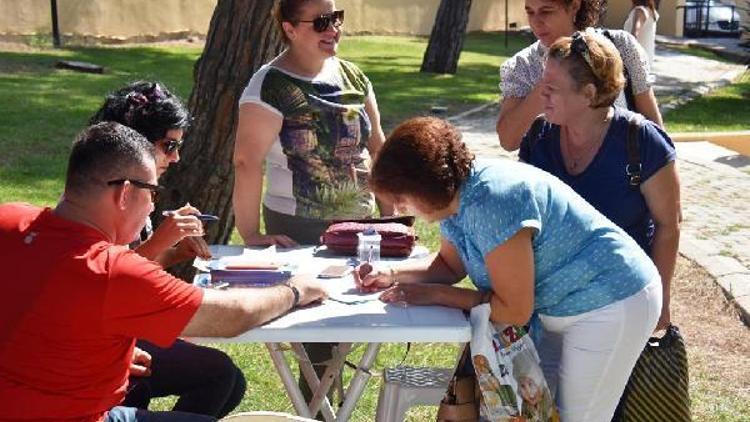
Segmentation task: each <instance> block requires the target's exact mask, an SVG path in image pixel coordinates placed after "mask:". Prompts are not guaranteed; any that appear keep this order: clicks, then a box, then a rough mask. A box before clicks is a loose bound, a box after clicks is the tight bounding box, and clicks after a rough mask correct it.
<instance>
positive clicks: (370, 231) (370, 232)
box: [362, 226, 378, 236]
mask: <svg viewBox="0 0 750 422" xmlns="http://www.w3.org/2000/svg"><path fill="white" fill-rule="evenodd" d="M362 234H363V235H365V236H374V235H376V234H378V231H377V230H375V227H372V226H370V227H368V228H366V229H364V230H363V231H362Z"/></svg>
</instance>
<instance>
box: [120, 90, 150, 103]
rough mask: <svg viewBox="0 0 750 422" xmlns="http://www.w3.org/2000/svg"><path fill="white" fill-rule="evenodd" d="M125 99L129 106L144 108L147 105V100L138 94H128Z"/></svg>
mask: <svg viewBox="0 0 750 422" xmlns="http://www.w3.org/2000/svg"><path fill="white" fill-rule="evenodd" d="M125 98H126V99H127V101H128V104H131V105H137V106H144V105H146V104H148V98H146V96H145V95H143V94H141V93H140V92H135V91H133V92H129V93H128V95H127V96H126V97H125Z"/></svg>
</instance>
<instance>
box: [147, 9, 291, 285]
mask: <svg viewBox="0 0 750 422" xmlns="http://www.w3.org/2000/svg"><path fill="white" fill-rule="evenodd" d="M272 7H273V0H219V2H218V3H217V5H216V9H215V10H214V14H213V16H212V17H211V24H210V27H209V31H208V36H207V39H206V46H205V48H204V50H203V54H202V55H201V56H200V58H199V59H198V61H197V62H196V63H195V67H194V69H193V80H194V85H193V91H192V93H191V95H190V100H189V102H188V107H189V109H190V112H191V114H192V115H193V117H194V120H193V122H192V124H191V127H190V128H189V129H188V130H187V133H186V134H185V144H184V146H183V147H182V149H181V150H180V155H181V157H180V161H179V163H177V164H176V165H172V166H171V167H170V169H169V171H167V172H166V174H165V175H164V176H163V178H162V183H161V184H162V185H163V186H165V187H166V192H165V193H164V195H163V196H162V199H160V200H159V202H158V204H157V212H156V213H155V215H156V216H157V218H160V216H161V211H162V210H168V209H176V208H179V207H181V206H182V205H184V204H185V203H186V202H189V203H190V204H192V205H193V206H195V207H197V208H198V209H200V210H201V211H202V212H204V213H211V214H215V215H217V216H218V217H219V218H220V220H219V222H217V223H213V224H210V225H207V227H206V231H207V236H206V240H207V241H208V242H209V243H226V242H227V240H228V239H229V236H230V235H231V233H232V229H233V227H234V213H233V210H232V188H233V184H234V168H233V166H232V155H233V149H234V135H235V129H236V125H237V112H238V104H237V101H238V100H239V97H240V95H241V94H242V91H243V89H244V88H245V86H246V85H247V83H248V81H249V80H250V77H251V76H252V74H253V73H254V72H255V71H256V70H257V69H258V68H260V67H261V66H262V65H263V64H264V63H266V62H268V61H269V60H271V59H272V58H273V57H275V56H276V55H277V54H279V53H280V52H281V50H282V49H283V37H282V35H281V34H280V31H278V30H277V29H276V24H275V21H274V19H273V18H272V17H271V10H272ZM176 272H177V273H178V274H181V275H182V271H181V270H179V269H178V270H177V271H176Z"/></svg>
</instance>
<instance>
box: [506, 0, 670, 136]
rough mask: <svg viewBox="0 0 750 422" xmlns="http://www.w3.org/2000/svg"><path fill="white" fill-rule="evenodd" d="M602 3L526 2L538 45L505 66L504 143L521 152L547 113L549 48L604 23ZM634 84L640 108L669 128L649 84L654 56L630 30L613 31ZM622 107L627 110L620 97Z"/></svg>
mask: <svg viewBox="0 0 750 422" xmlns="http://www.w3.org/2000/svg"><path fill="white" fill-rule="evenodd" d="M600 3H601V2H600V1H599V0H526V16H527V17H528V19H529V25H530V26H531V30H532V31H533V32H534V35H535V36H536V38H537V42H535V43H534V44H532V45H530V46H529V47H527V48H525V49H523V50H521V51H519V52H518V53H516V55H514V56H513V57H511V58H510V59H508V61H506V62H505V63H503V65H502V67H501V68H500V80H501V82H500V83H501V88H502V93H503V102H502V105H501V109H500V116H499V117H498V119H497V134H498V136H499V137H500V144H501V145H502V146H503V148H505V149H506V150H508V151H515V150H516V149H518V147H519V146H520V144H521V139H522V138H523V135H524V134H525V133H526V131H527V130H528V129H529V127H530V126H531V122H533V121H534V119H535V118H536V117H537V116H538V115H540V114H542V113H543V112H544V101H543V99H542V84H541V83H540V82H541V80H542V71H543V70H544V60H545V59H546V55H547V49H548V48H549V46H550V45H551V44H552V43H553V42H555V40H557V39H558V38H560V37H567V36H570V35H571V34H573V32H575V31H579V30H583V29H586V28H587V27H590V26H594V25H595V24H596V23H597V21H598V19H599V11H600ZM609 34H610V35H611V37H612V42H613V43H614V44H615V47H617V50H618V51H619V52H620V56H621V57H622V61H623V64H624V65H625V68H626V69H627V71H628V73H629V75H630V80H631V82H632V86H633V94H634V99H635V110H634V111H637V112H638V113H640V114H642V115H644V116H646V118H647V119H649V120H651V121H652V122H654V123H656V124H657V125H659V126H663V123H662V119H661V113H660V112H659V107H658V105H657V104H656V97H655V96H654V91H653V89H651V82H650V81H649V72H650V67H649V63H648V57H647V55H646V53H645V52H644V51H643V49H642V48H641V47H640V45H639V44H638V41H637V40H636V39H635V38H634V37H633V36H632V35H631V34H630V33H628V32H625V31H621V30H609ZM615 105H616V106H620V107H626V104H625V98H624V96H623V95H620V97H619V98H618V100H617V101H616V102H615Z"/></svg>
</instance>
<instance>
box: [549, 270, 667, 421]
mask: <svg viewBox="0 0 750 422" xmlns="http://www.w3.org/2000/svg"><path fill="white" fill-rule="evenodd" d="M661 304H662V286H661V281H660V280H659V279H657V280H654V281H652V282H651V283H649V284H648V285H647V286H646V287H644V288H643V290H641V291H640V292H638V293H636V294H634V295H632V296H630V297H627V298H625V299H623V300H620V301H618V302H615V303H613V304H611V305H607V306H605V307H603V308H600V309H595V310H593V311H590V312H586V313H583V314H580V315H575V316H571V317H552V316H544V315H540V322H541V326H542V328H543V329H542V336H541V340H540V342H539V344H538V346H539V350H538V351H539V356H540V358H541V360H542V369H543V371H544V375H545V377H546V378H547V382H548V383H549V385H550V389H551V391H552V393H553V394H555V393H556V394H555V396H556V399H557V400H556V401H557V405H558V408H559V410H560V419H561V421H562V422H609V421H610V420H611V419H612V415H613V414H614V412H615V408H616V407H617V403H618V401H619V400H620V396H621V395H622V392H623V390H624V389H625V385H626V384H627V381H628V378H629V377H630V372H631V371H632V370H633V367H634V366H635V362H636V361H637V360H638V356H640V354H641V351H642V350H643V348H644V346H645V345H646V342H647V341H648V338H649V337H650V336H651V334H652V333H653V331H654V328H656V322H657V321H658V319H659V315H660V313H661Z"/></svg>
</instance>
